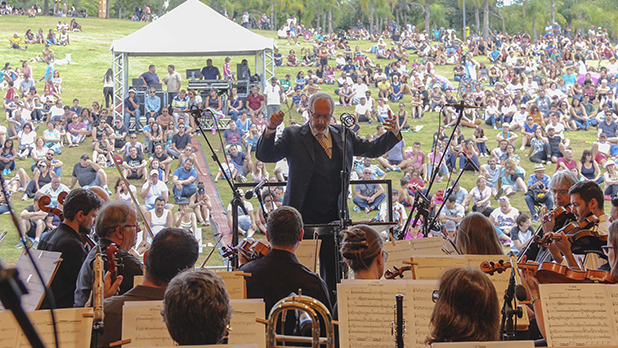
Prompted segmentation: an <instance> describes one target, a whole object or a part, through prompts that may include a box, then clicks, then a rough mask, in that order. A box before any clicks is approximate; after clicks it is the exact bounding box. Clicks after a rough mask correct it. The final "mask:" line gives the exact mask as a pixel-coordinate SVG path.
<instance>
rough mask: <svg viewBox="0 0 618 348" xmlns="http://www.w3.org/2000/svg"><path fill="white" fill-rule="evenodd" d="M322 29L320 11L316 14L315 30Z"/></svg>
mask: <svg viewBox="0 0 618 348" xmlns="http://www.w3.org/2000/svg"><path fill="white" fill-rule="evenodd" d="M319 27H320V10H318V11H316V14H315V29H316V30H317V29H318V28H319Z"/></svg>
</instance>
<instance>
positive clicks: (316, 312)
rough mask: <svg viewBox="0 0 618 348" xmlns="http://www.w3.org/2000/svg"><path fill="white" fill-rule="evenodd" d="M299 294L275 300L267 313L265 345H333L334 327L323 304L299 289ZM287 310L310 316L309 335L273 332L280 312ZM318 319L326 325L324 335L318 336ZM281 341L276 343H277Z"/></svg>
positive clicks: (314, 347) (277, 346) (276, 346)
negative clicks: (288, 343) (304, 294)
mask: <svg viewBox="0 0 618 348" xmlns="http://www.w3.org/2000/svg"><path fill="white" fill-rule="evenodd" d="M298 293H299V295H295V294H293V295H292V296H289V297H286V298H284V299H282V300H280V301H279V302H277V303H276V304H275V305H274V306H273V308H272V309H271V311H270V314H269V315H268V324H267V333H268V336H267V339H266V347H268V348H279V347H285V346H286V345H285V343H286V342H290V343H311V347H312V348H318V347H320V346H321V345H326V347H327V348H333V347H334V346H335V328H334V323H333V318H332V317H331V315H330V312H329V311H328V309H327V308H326V306H324V304H323V303H322V302H320V301H318V300H316V299H314V298H312V297H309V296H303V294H302V291H301V290H300V289H299V291H298ZM287 310H298V311H299V312H304V313H306V314H307V315H309V317H310V318H311V336H312V337H303V336H291V335H279V334H277V333H276V332H275V330H276V328H277V325H278V323H279V318H281V317H282V316H283V315H282V312H284V311H287ZM320 320H322V321H323V322H324V326H325V327H326V337H320ZM278 342H279V343H281V344H279V345H277V343H278Z"/></svg>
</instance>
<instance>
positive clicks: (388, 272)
mask: <svg viewBox="0 0 618 348" xmlns="http://www.w3.org/2000/svg"><path fill="white" fill-rule="evenodd" d="M393 269H394V270H395V271H391V270H390V269H387V270H386V272H384V278H386V279H395V278H397V277H399V278H403V273H404V272H405V271H411V270H412V265H407V266H402V267H401V268H398V267H397V266H393Z"/></svg>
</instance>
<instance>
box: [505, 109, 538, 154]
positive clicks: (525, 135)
mask: <svg viewBox="0 0 618 348" xmlns="http://www.w3.org/2000/svg"><path fill="white" fill-rule="evenodd" d="M510 128H511V127H510ZM510 128H509V129H510ZM538 128H541V126H539V125H538V124H536V123H534V118H533V117H532V116H528V117H526V122H525V123H524V124H523V125H522V126H521V134H522V138H521V147H520V148H519V149H520V150H525V149H526V146H527V145H529V144H530V140H531V139H532V138H534V132H535V131H536V130H537V129H538ZM511 130H513V129H511Z"/></svg>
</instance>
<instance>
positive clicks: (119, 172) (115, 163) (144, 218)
mask: <svg viewBox="0 0 618 348" xmlns="http://www.w3.org/2000/svg"><path fill="white" fill-rule="evenodd" d="M110 153H111V155H112V158H113V159H114V161H113V162H114V166H115V167H116V169H117V170H118V174H120V177H121V178H122V181H124V185H125V186H126V187H127V191H129V195H130V196H131V200H132V201H133V204H135V209H136V210H137V213H138V214H139V216H140V218H141V219H142V221H143V222H144V227H145V229H146V231H147V232H148V235H149V236H150V238H154V234H152V230H151V229H150V225H149V224H148V221H146V217H145V216H144V213H143V212H142V210H141V209H140V208H139V203H138V202H137V199H136V198H135V195H134V194H133V191H131V185H130V184H129V181H128V180H127V178H125V176H124V174H122V170H121V169H120V164H118V160H117V159H116V156H115V155H114V151H110Z"/></svg>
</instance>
